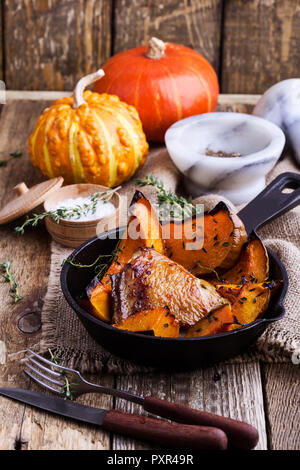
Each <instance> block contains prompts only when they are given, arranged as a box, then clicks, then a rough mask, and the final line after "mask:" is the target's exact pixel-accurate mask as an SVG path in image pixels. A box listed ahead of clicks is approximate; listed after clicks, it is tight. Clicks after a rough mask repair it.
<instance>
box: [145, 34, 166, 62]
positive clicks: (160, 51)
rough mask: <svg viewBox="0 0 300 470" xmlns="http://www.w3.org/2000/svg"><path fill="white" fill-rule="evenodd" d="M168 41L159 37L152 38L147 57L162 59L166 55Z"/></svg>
mask: <svg viewBox="0 0 300 470" xmlns="http://www.w3.org/2000/svg"><path fill="white" fill-rule="evenodd" d="M165 49H166V43H165V42H163V41H161V40H160V39H157V38H151V39H150V40H149V42H148V49H147V51H146V54H145V55H146V57H148V58H149V59H161V58H162V57H164V55H165Z"/></svg>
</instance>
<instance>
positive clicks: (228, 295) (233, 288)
mask: <svg viewBox="0 0 300 470" xmlns="http://www.w3.org/2000/svg"><path fill="white" fill-rule="evenodd" d="M215 287H216V291H217V292H219V294H220V295H221V296H222V297H225V299H228V300H229V302H230V303H231V304H233V303H234V302H235V300H236V298H237V296H238V295H239V293H240V290H241V288H242V287H241V286H240V285H238V284H216V286H215Z"/></svg>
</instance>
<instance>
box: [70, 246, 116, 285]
mask: <svg viewBox="0 0 300 470" xmlns="http://www.w3.org/2000/svg"><path fill="white" fill-rule="evenodd" d="M119 253H122V249H121V248H118V247H117V248H115V249H114V250H113V251H112V252H111V253H110V254H109V255H102V254H101V255H99V256H98V258H96V259H95V261H93V262H92V263H91V264H81V263H76V262H75V261H74V258H67V259H65V260H64V261H63V262H64V263H65V262H67V263H70V264H71V265H72V266H74V267H75V268H92V267H93V266H95V273H96V276H97V277H98V279H101V277H102V276H103V274H104V272H105V270H106V268H108V266H110V264H111V263H113V261H116V260H117V258H118V254H119ZM102 258H108V259H107V262H106V263H101V264H97V263H98V261H99V260H100V259H102Z"/></svg>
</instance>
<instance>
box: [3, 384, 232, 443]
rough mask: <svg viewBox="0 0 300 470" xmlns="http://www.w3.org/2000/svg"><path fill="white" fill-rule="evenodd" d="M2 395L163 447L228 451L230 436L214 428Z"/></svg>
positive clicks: (18, 393) (19, 392) (18, 392)
mask: <svg viewBox="0 0 300 470" xmlns="http://www.w3.org/2000/svg"><path fill="white" fill-rule="evenodd" d="M0 395H4V396H6V397H9V398H12V399H14V400H17V401H20V402H22V403H26V404H28V405H32V406H35V407H37V408H40V409H42V410H44V411H49V412H51V413H55V414H58V415H61V416H65V417H67V418H72V419H76V420H78V421H83V422H85V423H91V424H94V425H97V426H100V427H101V428H102V429H105V430H106V431H110V432H114V433H120V434H124V435H126V436H130V437H133V438H136V439H141V440H145V441H149V442H152V443H154V444H157V445H159V446H160V447H167V448H175V449H187V450H206V449H207V450H225V449H227V437H226V434H225V433H224V432H223V431H222V430H221V429H218V428H215V427H211V426H208V427H207V426H195V425H187V424H179V423H170V422H167V421H162V420H158V419H153V418H148V417H145V416H141V415H135V414H130V413H124V412H121V411H117V410H111V411H108V410H103V409H100V408H92V407H90V406H85V405H80V404H78V403H74V402H72V401H68V400H64V399H62V398H56V397H52V396H48V395H44V394H43V393H38V392H34V391H32V390H24V389H18V388H0Z"/></svg>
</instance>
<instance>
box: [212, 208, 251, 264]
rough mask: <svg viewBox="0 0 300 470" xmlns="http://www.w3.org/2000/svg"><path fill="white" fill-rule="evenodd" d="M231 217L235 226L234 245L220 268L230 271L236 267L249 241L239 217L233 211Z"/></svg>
mask: <svg viewBox="0 0 300 470" xmlns="http://www.w3.org/2000/svg"><path fill="white" fill-rule="evenodd" d="M230 215H231V220H232V222H233V225H234V229H233V234H232V245H231V248H230V251H229V253H228V255H227V256H226V258H225V259H224V261H222V263H221V264H220V265H219V266H218V267H219V268H222V269H229V268H231V267H232V266H234V264H235V263H236V261H237V260H238V258H239V256H240V253H241V250H242V247H243V245H244V244H245V243H246V242H247V240H248V235H247V232H246V229H245V226H244V224H243V222H242V221H241V219H240V218H239V216H238V215H237V214H235V213H234V212H232V211H230Z"/></svg>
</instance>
